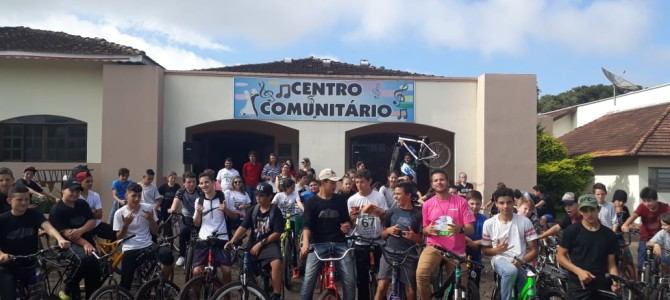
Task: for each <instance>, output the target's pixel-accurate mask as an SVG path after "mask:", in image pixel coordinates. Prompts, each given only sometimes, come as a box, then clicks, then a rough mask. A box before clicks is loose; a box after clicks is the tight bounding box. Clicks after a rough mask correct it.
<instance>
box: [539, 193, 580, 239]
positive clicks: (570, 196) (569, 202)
mask: <svg viewBox="0 0 670 300" xmlns="http://www.w3.org/2000/svg"><path fill="white" fill-rule="evenodd" d="M561 201H562V202H563V208H564V209H565V218H564V219H563V221H561V222H560V223H558V224H555V225H554V226H552V227H551V228H549V229H547V230H545V231H544V232H543V233H542V234H540V236H539V237H538V239H540V240H543V239H546V238H548V237H550V236H554V235H557V234H558V233H559V232H561V230H565V229H566V228H568V226H570V225H572V224H574V223H579V222H580V221H581V220H582V216H581V215H580V214H579V211H578V210H577V202H576V201H575V194H574V193H572V192H567V193H565V194H564V195H563V198H562V199H561Z"/></svg>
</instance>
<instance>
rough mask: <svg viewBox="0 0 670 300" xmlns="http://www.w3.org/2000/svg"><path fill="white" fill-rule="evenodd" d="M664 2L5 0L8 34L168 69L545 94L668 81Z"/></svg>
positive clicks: (1, 16)
mask: <svg viewBox="0 0 670 300" xmlns="http://www.w3.org/2000/svg"><path fill="white" fill-rule="evenodd" d="M668 17H670V1H665V0H648V1H645V0H637V1H624V0H607V1H605V0H603V1H585V0H581V1H580V0H556V1H552V0H488V1H486V0H470V1H454V0H411V1H410V0H406V1H402V0H255V1H201V0H191V1H172V0H162V1H154V0H149V1H141V0H134V1H128V0H115V1H104V2H103V1H61V0H50V1H30V0H20V1H17V0H0V26H27V27H31V28H36V29H45V30H53V31H63V32H66V33H69V34H75V35H81V36H86V37H100V38H104V39H106V40H108V41H111V42H115V43H119V44H123V45H127V46H131V47H134V48H137V49H140V50H143V51H145V52H146V54H147V55H148V56H149V57H151V58H152V59H154V60H156V61H157V62H158V63H159V64H161V65H162V66H164V67H165V68H167V69H170V70H190V69H201V68H208V67H220V66H226V65H237V64H248V63H262V62H270V61H276V60H283V59H284V58H304V57H309V56H315V57H321V58H330V59H333V60H337V61H342V62H348V63H354V64H358V63H359V62H360V60H361V59H367V60H368V61H369V62H370V64H372V65H375V66H384V67H386V68H390V69H398V70H404V71H411V72H418V73H424V74H433V75H440V76H457V77H460V76H478V75H480V74H482V73H510V74H536V75H537V80H538V87H539V88H540V90H541V94H557V93H560V92H563V91H566V90H569V89H571V88H573V87H576V86H580V85H591V84H599V83H602V84H609V82H608V81H607V80H606V79H605V77H604V76H603V75H602V72H601V70H600V68H601V67H605V68H608V69H609V70H611V71H613V72H615V73H618V74H623V77H624V78H626V79H628V80H629V81H632V82H633V83H636V84H639V85H642V86H646V87H648V86H655V85H659V84H664V83H669V82H670V72H669V71H670V18H668Z"/></svg>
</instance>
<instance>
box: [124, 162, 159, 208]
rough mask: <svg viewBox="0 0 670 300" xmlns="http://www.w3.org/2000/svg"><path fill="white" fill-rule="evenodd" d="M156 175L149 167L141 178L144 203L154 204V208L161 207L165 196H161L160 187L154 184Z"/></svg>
mask: <svg viewBox="0 0 670 300" xmlns="http://www.w3.org/2000/svg"><path fill="white" fill-rule="evenodd" d="M155 177H156V172H154V170H152V169H147V171H146V172H145V173H144V175H142V180H140V186H141V187H142V203H146V204H149V205H153V206H154V209H159V208H160V206H161V200H162V199H163V196H161V194H160V193H159V192H158V188H157V187H156V185H154V178H155ZM115 219H116V218H115Z"/></svg>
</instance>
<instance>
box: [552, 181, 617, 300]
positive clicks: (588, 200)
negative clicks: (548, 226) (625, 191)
mask: <svg viewBox="0 0 670 300" xmlns="http://www.w3.org/2000/svg"><path fill="white" fill-rule="evenodd" d="M578 207H579V214H580V215H581V216H582V220H581V222H579V223H575V224H572V225H570V226H569V227H568V228H567V229H565V231H564V232H563V238H562V239H561V242H560V243H559V245H558V252H557V253H556V258H557V259H558V263H559V264H560V265H561V266H562V267H563V268H565V269H567V270H568V271H570V275H569V276H568V280H567V281H568V298H569V299H575V300H579V299H598V298H599V295H598V292H597V291H598V290H608V289H610V288H611V289H612V291H613V292H617V291H618V290H619V284H618V283H616V282H614V283H611V282H610V280H609V279H607V278H606V277H605V274H607V273H610V274H614V275H619V271H618V270H617V265H616V259H615V258H614V255H615V253H616V251H617V249H619V245H618V244H617V240H616V235H614V232H612V230H610V229H609V228H607V227H605V226H602V225H601V224H600V221H599V220H598V202H597V201H596V198H595V197H594V196H593V195H592V194H586V195H582V196H580V197H579V201H578Z"/></svg>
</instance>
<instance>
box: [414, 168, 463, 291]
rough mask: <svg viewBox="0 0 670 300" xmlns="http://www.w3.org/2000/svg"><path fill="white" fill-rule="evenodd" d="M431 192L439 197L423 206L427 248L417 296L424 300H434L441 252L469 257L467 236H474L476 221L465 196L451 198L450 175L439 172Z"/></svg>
mask: <svg viewBox="0 0 670 300" xmlns="http://www.w3.org/2000/svg"><path fill="white" fill-rule="evenodd" d="M430 181H431V188H432V189H433V191H435V195H434V196H433V197H431V198H430V199H428V201H426V202H425V203H424V204H423V208H422V218H423V224H422V225H423V234H424V235H425V236H427V238H426V248H425V249H424V250H423V252H422V253H421V257H419V263H418V265H417V269H416V285H417V293H418V295H419V298H420V299H431V297H430V296H431V289H430V284H431V278H432V275H433V273H434V272H435V270H436V269H437V268H438V267H439V266H440V262H441V261H442V259H443V256H442V255H441V253H440V250H439V248H444V249H447V250H449V251H451V252H454V253H456V254H458V255H465V235H466V234H472V233H474V231H475V229H474V226H473V223H474V222H475V217H474V216H473V215H472V212H471V211H470V207H469V206H468V203H467V202H466V201H465V199H464V198H463V197H461V196H457V195H450V194H449V193H448V191H447V187H448V185H449V181H448V178H447V173H446V172H444V171H443V170H435V171H433V172H432V173H431V175H430ZM455 266H456V265H455V262H453V261H449V264H448V272H447V273H448V274H451V273H452V272H453V270H454V269H455Z"/></svg>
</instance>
